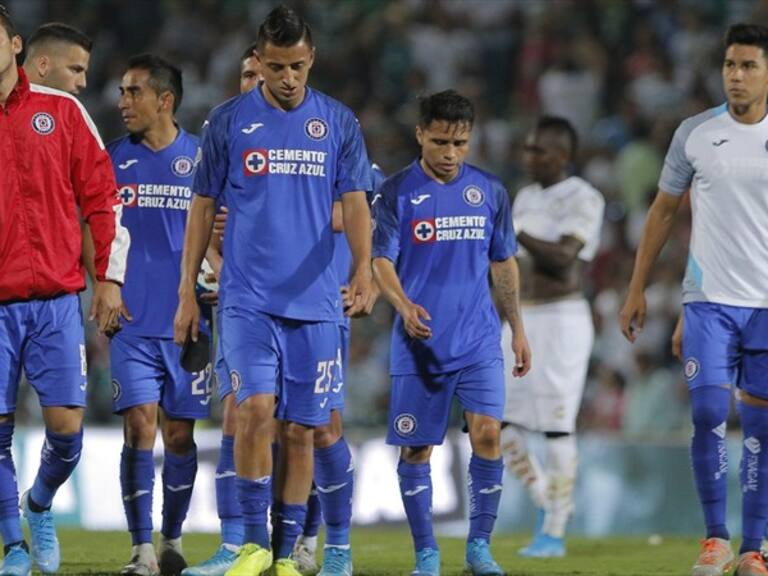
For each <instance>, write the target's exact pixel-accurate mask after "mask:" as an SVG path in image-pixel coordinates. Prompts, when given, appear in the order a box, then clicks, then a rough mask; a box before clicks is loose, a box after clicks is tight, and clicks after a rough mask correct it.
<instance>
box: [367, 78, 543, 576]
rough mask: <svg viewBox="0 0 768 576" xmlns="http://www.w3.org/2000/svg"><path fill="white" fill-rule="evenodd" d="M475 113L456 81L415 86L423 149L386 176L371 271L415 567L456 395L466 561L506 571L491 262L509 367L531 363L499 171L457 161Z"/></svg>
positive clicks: (429, 538) (488, 570) (431, 570)
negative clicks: (463, 444) (501, 545)
mask: <svg viewBox="0 0 768 576" xmlns="http://www.w3.org/2000/svg"><path fill="white" fill-rule="evenodd" d="M473 121H474V109H473V106H472V103H471V102H470V101H469V100H468V99H466V98H465V97H463V96H461V95H460V94H457V93H456V92H454V91H452V90H448V91H446V92H440V93H437V94H433V95H431V96H429V97H426V98H423V99H422V100H421V105H420V119H419V125H418V126H417V128H416V139H417V140H418V142H419V145H420V146H421V156H420V158H419V159H417V160H416V161H414V162H413V163H412V164H411V165H410V166H408V167H407V168H405V169H404V170H401V171H400V172H398V173H397V174H395V175H394V176H391V177H390V178H388V179H387V180H386V181H385V182H384V184H383V185H382V186H381V189H380V191H379V194H380V197H378V198H377V199H376V201H375V202H374V205H373V211H374V219H375V222H376V226H375V231H374V240H373V244H374V248H373V257H374V260H373V268H374V272H375V275H376V281H377V283H378V284H379V286H380V288H381V291H382V294H384V296H385V297H386V298H387V300H389V301H390V303H391V304H392V305H393V306H394V307H395V309H396V310H397V312H398V314H397V318H396V320H395V326H394V328H393V332H392V353H391V354H392V356H391V374H392V392H391V399H390V406H389V420H390V422H389V431H388V434H387V442H389V443H390V444H394V445H396V446H401V447H402V448H401V452H400V463H399V465H398V475H399V478H400V492H401V495H402V498H403V505H404V507H405V511H406V515H407V517H408V523H409V525H410V527H411V534H412V536H413V542H414V547H415V549H416V568H415V569H414V571H413V572H412V574H413V575H419V576H437V575H439V574H440V553H439V550H438V546H437V542H436V540H435V537H434V534H433V531H432V514H431V509H432V481H431V478H430V467H429V459H430V455H431V453H432V447H433V446H435V445H437V444H441V443H442V442H443V439H444V437H445V433H446V429H447V426H448V416H449V412H450V406H451V401H452V400H453V397H454V396H457V397H458V399H459V400H460V402H461V404H462V406H463V408H464V416H465V418H466V421H467V425H468V428H469V437H470V443H471V445H472V458H471V460H470V463H469V491H470V494H469V501H470V527H469V536H468V538H467V547H466V555H465V562H466V568H467V569H468V570H469V571H471V572H472V574H484V575H500V574H503V573H504V572H503V571H502V569H501V568H500V567H499V565H498V564H497V563H496V562H495V561H494V559H493V557H492V556H491V552H490V548H489V542H490V537H491V532H492V530H493V525H494V522H495V520H496V513H497V509H498V505H499V499H500V497H501V485H502V472H503V468H504V465H503V462H502V458H501V448H500V433H501V420H502V416H503V412H504V366H503V361H502V351H501V346H500V341H501V335H500V329H501V325H500V322H499V317H498V314H497V313H496V309H495V307H494V305H493V300H492V298H491V291H490V287H489V284H488V273H489V270H490V275H491V278H492V280H493V285H494V288H495V289H496V292H497V295H498V299H499V301H500V303H501V307H502V310H503V312H504V314H505V315H506V317H507V319H508V320H509V322H510V324H511V326H512V329H513V338H512V350H513V354H514V357H515V366H514V373H515V374H516V375H517V376H522V375H524V374H525V373H526V372H527V371H528V369H529V368H530V350H529V348H528V343H527V340H526V337H525V332H524V330H523V322H522V318H521V315H520V307H519V276H518V268H517V263H516V261H515V258H514V255H515V252H516V251H517V243H516V240H515V234H514V231H513V229H512V215H511V212H510V205H509V197H508V194H507V191H506V190H505V189H504V186H503V185H502V184H501V182H499V180H498V179H497V178H495V177H494V176H492V175H490V174H488V173H486V172H483V171H481V170H479V169H478V168H475V167H474V166H471V165H469V164H466V163H465V162H464V159H465V157H466V155H467V152H468V151H469V140H470V135H471V131H472V124H473Z"/></svg>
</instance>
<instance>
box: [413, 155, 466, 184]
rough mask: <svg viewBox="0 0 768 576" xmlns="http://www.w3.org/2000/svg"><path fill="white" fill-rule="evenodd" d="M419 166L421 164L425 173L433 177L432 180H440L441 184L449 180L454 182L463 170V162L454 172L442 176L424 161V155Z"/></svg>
mask: <svg viewBox="0 0 768 576" xmlns="http://www.w3.org/2000/svg"><path fill="white" fill-rule="evenodd" d="M419 166H421V169H422V170H423V171H424V174H426V175H427V176H429V177H430V178H432V180H434V181H435V182H439V183H440V184H448V183H449V182H452V181H453V180H454V179H455V178H456V177H457V176H458V175H459V172H461V164H459V167H458V168H457V169H456V172H454V173H453V174H450V175H445V176H440V175H439V174H438V173H437V172H435V171H434V170H432V168H430V166H429V164H427V163H426V162H425V161H424V157H421V158H419Z"/></svg>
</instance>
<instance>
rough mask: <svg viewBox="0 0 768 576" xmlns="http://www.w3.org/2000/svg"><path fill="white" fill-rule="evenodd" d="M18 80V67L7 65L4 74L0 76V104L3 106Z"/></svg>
mask: <svg viewBox="0 0 768 576" xmlns="http://www.w3.org/2000/svg"><path fill="white" fill-rule="evenodd" d="M18 81H19V69H18V68H17V67H16V66H9V67H8V69H7V70H6V72H5V74H3V75H2V76H0V106H3V107H4V106H5V103H6V102H7V101H8V96H10V95H11V92H13V89H14V88H15V87H16V84H17V83H18Z"/></svg>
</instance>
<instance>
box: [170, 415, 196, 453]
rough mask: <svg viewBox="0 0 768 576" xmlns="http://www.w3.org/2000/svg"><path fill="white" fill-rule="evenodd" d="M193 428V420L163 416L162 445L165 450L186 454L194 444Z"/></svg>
mask: <svg viewBox="0 0 768 576" xmlns="http://www.w3.org/2000/svg"><path fill="white" fill-rule="evenodd" d="M194 430H195V421H194V420H176V419H171V418H165V419H164V420H163V445H164V446H165V450H166V451H168V452H171V453H173V454H176V455H177V456H183V455H185V454H188V453H189V452H190V450H192V448H193V447H194V446H195V439H194V434H193V433H194Z"/></svg>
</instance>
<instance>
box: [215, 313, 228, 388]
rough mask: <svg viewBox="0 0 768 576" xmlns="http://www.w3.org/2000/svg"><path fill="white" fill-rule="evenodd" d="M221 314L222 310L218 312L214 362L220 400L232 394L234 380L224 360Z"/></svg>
mask: <svg viewBox="0 0 768 576" xmlns="http://www.w3.org/2000/svg"><path fill="white" fill-rule="evenodd" d="M221 316H222V312H221V311H219V312H218V314H217V320H218V330H217V332H218V334H217V337H216V355H215V359H214V364H213V378H214V381H215V382H216V390H217V391H218V394H219V400H224V398H226V397H227V396H228V395H229V394H232V382H231V381H230V379H229V368H227V362H226V361H225V360H224V352H222V349H221Z"/></svg>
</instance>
